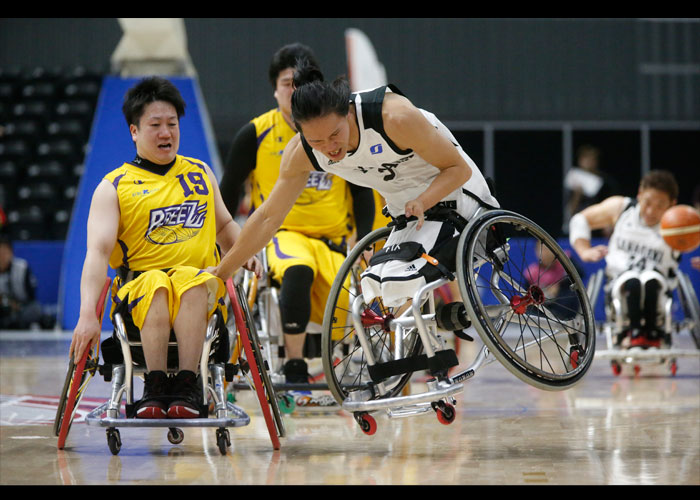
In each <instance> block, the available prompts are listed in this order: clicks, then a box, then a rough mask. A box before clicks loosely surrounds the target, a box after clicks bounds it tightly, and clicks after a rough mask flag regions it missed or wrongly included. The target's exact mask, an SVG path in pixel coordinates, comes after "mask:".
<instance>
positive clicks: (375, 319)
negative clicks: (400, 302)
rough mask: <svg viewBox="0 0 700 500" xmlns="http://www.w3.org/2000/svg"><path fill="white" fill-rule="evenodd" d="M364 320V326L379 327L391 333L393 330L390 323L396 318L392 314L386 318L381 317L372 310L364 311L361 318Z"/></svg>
mask: <svg viewBox="0 0 700 500" xmlns="http://www.w3.org/2000/svg"><path fill="white" fill-rule="evenodd" d="M360 318H361V320H362V326H364V327H365V328H366V327H369V326H375V325H379V326H381V327H382V329H384V331H385V332H389V331H390V330H391V329H390V328H389V323H390V322H391V320H393V319H394V316H393V315H392V314H387V315H386V316H380V315H379V314H377V313H376V312H374V311H373V310H372V309H365V310H364V311H362V315H361V316H360Z"/></svg>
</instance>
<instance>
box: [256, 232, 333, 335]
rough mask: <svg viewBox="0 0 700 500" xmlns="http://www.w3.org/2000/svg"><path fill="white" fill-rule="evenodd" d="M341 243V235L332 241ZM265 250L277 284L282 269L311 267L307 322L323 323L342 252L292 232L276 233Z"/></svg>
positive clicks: (280, 277) (314, 239) (280, 280)
mask: <svg viewBox="0 0 700 500" xmlns="http://www.w3.org/2000/svg"><path fill="white" fill-rule="evenodd" d="M342 242H343V238H338V239H336V240H333V243H335V244H336V245H340V244H341V243H342ZM266 251H267V262H268V265H269V267H270V274H271V277H272V278H273V279H274V280H276V281H277V282H279V283H281V282H282V277H283V276H284V273H285V271H286V270H287V269H289V268H290V267H292V266H299V265H303V266H308V267H310V268H311V269H312V270H313V272H314V282H313V285H312V286H311V318H310V321H311V322H313V323H317V324H319V325H320V324H323V312H324V309H325V308H326V301H327V299H328V294H329V292H330V289H331V286H332V285H333V280H335V276H336V274H337V273H338V270H339V269H340V266H341V265H342V264H343V261H344V260H345V255H344V254H342V253H339V252H336V251H333V250H331V249H330V247H329V246H328V245H327V244H326V243H325V242H324V241H322V240H319V239H316V238H311V237H309V236H306V235H304V234H301V233H297V232H295V231H279V232H277V234H276V235H275V236H274V237H273V238H272V240H271V241H270V243H269V244H268V245H267V249H266Z"/></svg>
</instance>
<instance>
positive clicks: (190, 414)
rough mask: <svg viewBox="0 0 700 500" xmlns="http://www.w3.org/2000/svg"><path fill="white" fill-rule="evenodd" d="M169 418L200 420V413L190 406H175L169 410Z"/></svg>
mask: <svg viewBox="0 0 700 500" xmlns="http://www.w3.org/2000/svg"><path fill="white" fill-rule="evenodd" d="M168 418H199V412H198V411H197V410H194V409H193V408H190V407H188V406H180V405H173V406H171V407H170V408H168Z"/></svg>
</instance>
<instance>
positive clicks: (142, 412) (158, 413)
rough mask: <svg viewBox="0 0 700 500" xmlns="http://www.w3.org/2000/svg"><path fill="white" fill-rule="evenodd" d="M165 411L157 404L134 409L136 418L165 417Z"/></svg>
mask: <svg viewBox="0 0 700 500" xmlns="http://www.w3.org/2000/svg"><path fill="white" fill-rule="evenodd" d="M166 417H167V413H166V412H165V410H164V409H163V408H159V407H157V406H146V407H144V408H140V409H139V410H137V411H136V418H149V419H153V418H166Z"/></svg>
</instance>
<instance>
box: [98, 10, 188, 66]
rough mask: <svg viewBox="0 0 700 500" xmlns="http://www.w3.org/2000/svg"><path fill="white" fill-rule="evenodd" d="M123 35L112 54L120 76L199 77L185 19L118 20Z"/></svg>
mask: <svg viewBox="0 0 700 500" xmlns="http://www.w3.org/2000/svg"><path fill="white" fill-rule="evenodd" d="M119 25H120V26H121V28H122V30H123V32H124V33H123V35H122V38H121V40H120V41H119V44H118V45H117V48H116V49H115V51H114V53H113V54H112V59H111V62H112V70H113V71H115V72H117V73H119V74H120V75H121V76H124V77H129V76H145V75H163V76H196V71H195V69H194V65H193V64H192V60H191V58H190V55H189V52H188V50H187V33H186V31H185V22H184V20H183V19H182V18H119Z"/></svg>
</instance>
